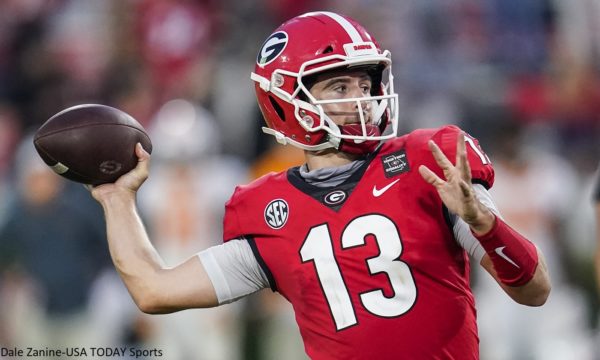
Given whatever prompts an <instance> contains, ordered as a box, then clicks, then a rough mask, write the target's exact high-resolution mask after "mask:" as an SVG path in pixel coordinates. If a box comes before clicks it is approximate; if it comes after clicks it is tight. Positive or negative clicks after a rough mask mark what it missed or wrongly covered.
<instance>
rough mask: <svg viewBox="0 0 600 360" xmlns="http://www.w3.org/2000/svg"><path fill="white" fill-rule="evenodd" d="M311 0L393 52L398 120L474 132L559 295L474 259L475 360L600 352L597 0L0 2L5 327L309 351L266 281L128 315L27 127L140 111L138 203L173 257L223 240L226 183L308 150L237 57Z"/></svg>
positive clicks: (206, 351) (22, 339)
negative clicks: (271, 127)
mask: <svg viewBox="0 0 600 360" xmlns="http://www.w3.org/2000/svg"><path fill="white" fill-rule="evenodd" d="M311 10H330V11H337V12H340V13H343V14H346V15H349V16H351V17H354V18H356V19H357V20H358V21H359V22H361V23H363V24H364V25H365V26H366V27H367V28H368V29H370V31H371V33H372V34H374V35H375V37H376V38H377V39H378V41H379V43H380V44H382V47H384V48H387V49H389V50H391V51H392V54H393V60H394V69H393V72H394V75H395V89H396V90H397V92H398V93H399V94H400V97H401V99H402V101H401V106H400V109H401V126H400V133H406V132H408V131H411V130H412V129H415V128H420V127H436V126H439V125H442V124H447V123H452V124H457V125H459V126H461V127H462V128H463V129H465V130H466V131H468V132H469V133H471V134H472V135H473V136H475V137H477V138H478V139H479V141H480V143H481V144H482V147H483V148H484V149H485V150H486V152H487V153H488V155H489V156H490V158H491V159H492V162H493V164H494V168H495V169H496V183H495V186H494V188H492V195H493V196H494V198H495V199H496V200H497V206H498V207H499V209H500V211H501V213H502V214H503V216H504V217H505V218H506V219H507V220H508V222H509V223H511V224H513V225H515V227H516V228H517V229H518V230H519V231H521V232H522V233H523V234H525V235H526V236H527V237H528V238H529V239H531V240H532V241H534V242H535V243H536V244H537V245H538V246H539V247H540V248H542V250H543V252H544V253H545V254H546V256H547V258H548V266H549V269H550V274H551V276H552V280H553V292H552V293H551V295H550V299H549V301H548V303H547V304H546V305H545V306H544V307H541V308H534V309H532V308H524V307H522V306H520V305H516V304H515V303H513V302H511V301H510V299H509V298H508V297H506V296H505V295H503V294H502V293H501V290H500V289H499V288H498V287H497V285H495V284H493V281H491V279H490V278H489V277H486V276H483V275H482V274H483V272H480V271H479V270H478V269H477V268H478V267H477V266H473V267H474V268H475V269H474V272H473V278H472V280H473V283H474V289H475V295H476V300H477V307H478V316H479V327H480V340H481V353H482V354H481V357H482V359H496V360H514V359H516V360H519V359H543V360H548V359H584V360H585V359H591V360H597V359H600V324H599V321H598V320H599V317H600V300H599V293H600V290H599V289H597V287H596V285H595V284H596V282H595V281H594V271H593V253H594V249H595V246H596V244H595V240H594V239H595V237H594V234H595V231H596V228H595V224H594V220H593V219H594V218H593V211H592V210H593V208H592V205H591V192H592V184H593V178H594V175H595V172H596V169H597V166H598V162H599V159H600V146H599V145H600V25H598V22H597V20H596V19H598V18H599V17H600V0H570V1H560V0H554V1H553V0H528V1H520V0H425V1H424V0H401V1H400V0H377V1H369V0H326V1H314V0H279V1H277V0H248V1H233V0H219V1H217V0H204V1H202V0H126V1H122V0H107V1H96V0H3V1H0V309H1V310H0V346H3V347H7V346H25V347H27V346H34V347H41V348H43V347H44V346H51V347H56V346H117V345H131V346H139V347H146V348H160V349H162V350H163V354H164V357H165V358H168V359H175V360H178V359H182V360H184V359H233V360H235V359H283V358H285V359H305V358H306V357H305V355H304V354H303V349H302V345H301V341H300V338H299V333H298V331H297V328H296V325H295V323H294V319H293V314H292V312H291V311H290V309H289V305H288V304H287V303H285V302H284V301H283V300H281V299H280V298H279V297H277V296H276V295H275V294H272V293H269V292H268V291H263V292H262V293H259V294H256V295H253V296H251V297H250V298H248V299H246V300H243V301H240V302H238V303H235V304H233V305H228V306H225V307H222V308H218V309H211V310H188V311H184V312H181V313H177V314H173V315H161V316H149V315H144V314H142V313H140V312H139V310H137V308H135V306H134V304H133V302H132V301H131V299H130V298H129V296H128V294H127V291H126V289H125V288H124V286H123V285H122V283H121V282H120V280H119V278H118V276H117V275H116V273H115V272H114V270H113V268H112V265H111V263H110V258H109V255H108V249H107V246H106V242H105V233H104V220H103V217H102V212H101V209H100V208H99V206H98V205H97V204H96V203H95V202H94V201H93V200H92V199H91V197H90V196H89V195H88V194H87V193H86V190H85V189H84V188H83V187H82V186H81V185H77V184H74V183H70V182H66V181H64V180H63V179H62V178H60V177H58V176H56V175H55V174H54V173H52V172H51V171H50V170H49V169H48V168H47V167H46V166H45V165H44V164H43V163H41V160H40V159H39V158H38V157H37V154H36V153H35V150H34V149H33V146H32V133H33V132H34V131H35V130H36V129H37V128H38V127H39V126H40V125H41V124H42V123H43V122H44V121H45V120H47V119H48V118H49V117H50V116H52V115H53V114H55V113H57V112H58V111H60V110H62V109H64V108H66V107H69V106H72V105H77V104H81V103H102V104H106V105H111V106H114V107H117V108H120V109H122V110H124V111H126V112H128V113H129V114H131V115H132V116H134V117H135V118H136V119H137V120H138V121H139V122H140V123H142V124H143V125H144V126H145V127H146V129H147V130H148V131H149V133H150V136H151V138H152V140H153V143H154V149H155V151H154V153H153V158H152V159H153V161H152V172H151V176H150V179H149V180H148V181H147V184H146V185H145V186H144V187H143V188H142V190H141V191H140V199H139V201H140V208H141V211H142V216H143V218H144V220H145V222H146V224H147V226H148V229H149V231H150V237H151V239H153V242H154V243H155V245H156V246H157V248H158V250H159V252H160V253H161V255H162V256H163V257H164V259H165V260H166V261H167V262H168V263H171V264H173V265H174V264H176V263H179V262H181V261H183V260H185V259H186V258H187V257H189V256H191V255H193V254H194V253H196V252H198V251H200V250H202V249H204V248H206V247H208V246H211V245H213V244H218V243H220V241H221V234H222V233H221V220H222V215H223V211H224V203H225V201H226V200H227V199H228V198H229V196H230V195H231V194H232V192H233V189H234V187H235V185H236V184H242V183H247V182H249V181H251V180H252V179H253V178H256V177H258V176H260V175H262V174H264V173H266V172H269V171H278V170H282V169H284V168H287V167H288V166H291V165H299V164H300V162H301V161H302V154H301V153H299V151H298V150H294V149H290V148H283V147H281V146H279V145H275V144H274V143H272V142H271V140H270V139H268V138H267V137H266V136H263V135H262V134H261V131H260V127H261V126H262V124H261V116H260V113H259V111H258V107H257V106H256V100H255V98H254V89H253V84H252V82H251V81H250V79H249V76H250V71H251V70H252V68H253V66H254V63H255V57H256V52H257V51H258V48H259V46H260V44H261V43H262V41H264V39H265V38H266V37H267V36H268V35H269V34H270V32H271V31H272V30H273V29H274V28H276V27H277V26H278V25H279V24H280V23H281V22H283V21H285V20H286V19H288V18H290V17H293V16H296V15H298V14H300V13H302V12H306V11H311Z"/></svg>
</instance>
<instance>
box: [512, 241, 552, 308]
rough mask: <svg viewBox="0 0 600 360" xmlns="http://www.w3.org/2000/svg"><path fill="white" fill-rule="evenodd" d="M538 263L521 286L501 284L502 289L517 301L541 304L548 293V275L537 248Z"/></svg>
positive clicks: (549, 286) (525, 303)
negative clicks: (529, 278)
mask: <svg viewBox="0 0 600 360" xmlns="http://www.w3.org/2000/svg"><path fill="white" fill-rule="evenodd" d="M537 252H538V259H539V261H538V265H537V268H536V269H535V274H534V275H533V277H532V278H531V280H529V281H528V282H527V283H526V284H524V285H522V286H516V287H511V286H506V285H504V284H501V286H502V288H503V289H504V291H505V292H506V293H507V294H508V295H509V296H510V297H511V298H512V299H513V300H514V301H516V302H517V303H519V304H522V305H528V306H541V305H544V304H545V303H546V300H547V299H548V295H549V294H550V288H551V285H550V275H549V274H548V268H547V267H546V262H545V260H544V257H543V255H542V253H541V252H540V251H539V250H538V251H537Z"/></svg>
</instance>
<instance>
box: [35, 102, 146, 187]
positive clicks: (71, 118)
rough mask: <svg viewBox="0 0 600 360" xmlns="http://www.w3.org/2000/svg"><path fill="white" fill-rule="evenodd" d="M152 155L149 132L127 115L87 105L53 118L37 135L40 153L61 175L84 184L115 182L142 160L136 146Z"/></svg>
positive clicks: (100, 106) (112, 109) (64, 111)
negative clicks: (137, 144) (138, 144)
mask: <svg viewBox="0 0 600 360" xmlns="http://www.w3.org/2000/svg"><path fill="white" fill-rule="evenodd" d="M138 142H139V143H141V144H142V146H143V147H144V149H145V150H146V151H147V152H149V153H150V152H152V142H151V141H150V137H149V136H148V134H146V131H145V130H144V128H143V127H142V125H140V123H138V122H137V121H136V120H135V119H134V118H133V117H131V116H130V115H128V114H127V113H125V112H123V111H121V110H119V109H115V108H113V107H110V106H106V105H98V104H84V105H77V106H73V107H70V108H68V109H65V110H63V111H61V112H59V113H58V114H56V115H54V116H52V117H51V118H50V119H48V121H46V122H45V123H44V124H43V125H42V126H41V127H40V128H39V129H38V131H37V132H36V133H35V136H34V139H33V143H34V145H35V148H36V150H37V152H38V154H39V155H40V156H41V158H42V159H43V160H44V162H45V163H46V164H48V166H50V167H51V168H52V169H53V170H54V171H55V172H56V173H57V174H59V175H61V176H64V177H65V178H67V179H69V180H73V181H76V182H80V183H83V184H91V185H100V184H105V183H111V182H115V181H116V180H117V179H118V178H119V177H120V176H121V175H123V174H125V173H126V172H128V171H130V170H131V169H133V168H134V167H135V166H136V164H137V162H138V160H137V156H136V155H135V144H136V143H138Z"/></svg>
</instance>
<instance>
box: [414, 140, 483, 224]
mask: <svg viewBox="0 0 600 360" xmlns="http://www.w3.org/2000/svg"><path fill="white" fill-rule="evenodd" d="M428 146H429V149H430V150H431V153H432V154H433V157H434V159H435V161H436V162H437V164H438V165H439V167H440V168H441V169H442V171H443V172H444V177H445V178H446V180H444V179H442V178H440V177H439V176H437V175H436V174H435V173H434V172H433V171H431V169H429V168H428V167H427V166H425V165H421V166H419V173H420V174H421V176H422V177H423V179H425V181H427V182H428V183H429V184H431V185H433V186H435V188H436V190H437V192H438V194H439V195H440V198H441V199H442V201H443V202H444V204H445V205H446V207H447V208H448V210H449V211H450V212H452V213H454V214H456V215H458V216H460V217H461V218H462V219H463V220H464V221H465V222H466V223H467V224H469V226H470V227H471V229H472V230H473V231H474V232H475V233H477V234H485V233H487V232H488V231H489V230H491V228H492V226H493V225H494V221H495V216H494V214H492V212H491V211H490V210H489V209H488V208H487V207H486V206H485V205H483V204H482V203H481V202H480V201H479V199H478V198H477V196H476V194H475V190H474V189H473V185H472V183H471V167H470V166H469V160H468V158H467V147H466V145H465V136H464V134H460V135H459V136H458V139H457V141H456V165H453V164H452V162H451V161H450V160H448V158H447V157H446V155H445V154H444V153H443V152H442V150H441V149H440V148H439V146H437V144H436V143H435V142H434V141H433V140H429V143H428Z"/></svg>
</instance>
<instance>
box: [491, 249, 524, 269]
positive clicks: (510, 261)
mask: <svg viewBox="0 0 600 360" xmlns="http://www.w3.org/2000/svg"><path fill="white" fill-rule="evenodd" d="M505 247H506V246H500V247H497V248H495V249H494V251H495V252H496V254H498V255H499V256H500V257H501V258H503V259H504V260H506V261H508V262H509V263H511V264H513V265H514V266H516V267H517V268H519V269H520V268H521V267H520V266H519V265H517V264H516V263H515V262H514V261H512V259H511V258H509V257H508V255H506V254H505V253H504V248H505Z"/></svg>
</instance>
